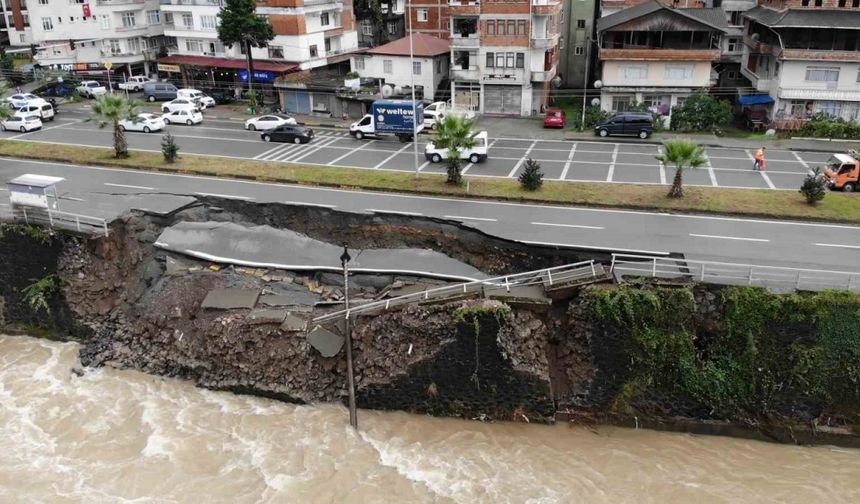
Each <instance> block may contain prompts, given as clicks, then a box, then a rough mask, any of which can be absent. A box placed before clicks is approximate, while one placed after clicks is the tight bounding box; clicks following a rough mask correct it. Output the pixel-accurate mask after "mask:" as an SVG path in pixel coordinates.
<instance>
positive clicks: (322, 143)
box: [290, 138, 339, 163]
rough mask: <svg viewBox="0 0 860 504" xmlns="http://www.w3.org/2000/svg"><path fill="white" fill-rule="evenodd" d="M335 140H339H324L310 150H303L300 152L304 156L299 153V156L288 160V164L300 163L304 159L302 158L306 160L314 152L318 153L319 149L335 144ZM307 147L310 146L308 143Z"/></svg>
mask: <svg viewBox="0 0 860 504" xmlns="http://www.w3.org/2000/svg"><path fill="white" fill-rule="evenodd" d="M337 140H339V139H338V138H332V139H326V140H323V141H322V142H321V143H320V144H319V145H318V146H317V147H316V148H314V147H311V148H310V149H305V150H304V151H302V152H304V154H302V153H301V152H300V153H299V154H300V155H299V157H293V158H292V159H290V162H291V163H297V162H299V161H301V160H302V159H304V158H306V157H308V156H310V155H311V154H313V153H314V152H318V151H320V150H321V149H324V148H326V147H328V146H329V145H331V144H333V143H334V142H336V141H337ZM307 145H311V144H310V143H308V144H307Z"/></svg>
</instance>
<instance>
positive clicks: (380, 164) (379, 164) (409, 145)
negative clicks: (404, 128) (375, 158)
mask: <svg viewBox="0 0 860 504" xmlns="http://www.w3.org/2000/svg"><path fill="white" fill-rule="evenodd" d="M409 147H412V144H411V143H407V144H406V145H404V146H403V147H401V148H399V149H397V150H396V151H394V153H392V154H391V155H390V156H388V157H387V158H385V159H383V160H382V161H380V162H378V163H376V166H374V167H373V169H374V170H378V169H379V167H380V166H382V165H384V164H385V163H387V162H389V161H391V160H392V159H394V158H395V157H396V156H397V155H398V154H400V153H401V152H403V151H405V150H406V149H408V148H409Z"/></svg>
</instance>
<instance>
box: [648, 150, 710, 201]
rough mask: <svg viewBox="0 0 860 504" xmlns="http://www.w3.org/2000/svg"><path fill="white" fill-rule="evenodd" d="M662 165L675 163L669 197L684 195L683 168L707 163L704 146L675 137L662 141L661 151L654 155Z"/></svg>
mask: <svg viewBox="0 0 860 504" xmlns="http://www.w3.org/2000/svg"><path fill="white" fill-rule="evenodd" d="M655 157H656V158H657V161H660V162H661V163H663V164H664V165H668V164H673V165H675V179H674V180H673V181H672V188H671V189H669V197H670V198H681V197H683V196H684V188H683V180H682V174H683V173H684V168H687V167H690V168H698V167H700V166H702V165H703V164H705V163H707V159H705V148H704V147H702V146H701V145H699V144H697V143H695V142H691V141H690V140H683V139H676V140H666V141H665V142H663V153H662V154H659V155H657V156H655Z"/></svg>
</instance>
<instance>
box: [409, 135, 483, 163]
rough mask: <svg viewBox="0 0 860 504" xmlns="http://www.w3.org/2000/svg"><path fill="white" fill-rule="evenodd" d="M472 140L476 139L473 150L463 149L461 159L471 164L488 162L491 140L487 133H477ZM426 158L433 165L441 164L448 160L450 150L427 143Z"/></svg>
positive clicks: (425, 148)
mask: <svg viewBox="0 0 860 504" xmlns="http://www.w3.org/2000/svg"><path fill="white" fill-rule="evenodd" d="M472 138H474V139H475V142H476V144H475V146H474V147H472V148H471V149H463V150H461V151H460V159H468V160H469V162H470V163H480V162H481V161H486V159H487V154H488V145H489V141H488V140H489V138H488V135H487V132H486V131H481V132H480V133H476V134H475V136H473V137H472ZM424 157H425V158H427V161H430V162H431V163H439V162H441V161H442V160H443V159H448V149H442V148H437V147H436V146H435V145H434V144H433V142H427V145H426V146H425V147H424Z"/></svg>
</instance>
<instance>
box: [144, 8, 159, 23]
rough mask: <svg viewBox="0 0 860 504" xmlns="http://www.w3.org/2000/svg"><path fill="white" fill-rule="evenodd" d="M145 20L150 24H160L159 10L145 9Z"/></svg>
mask: <svg viewBox="0 0 860 504" xmlns="http://www.w3.org/2000/svg"><path fill="white" fill-rule="evenodd" d="M146 22H147V23H149V24H150V25H160V24H161V11H157V10H151V11H146Z"/></svg>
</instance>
